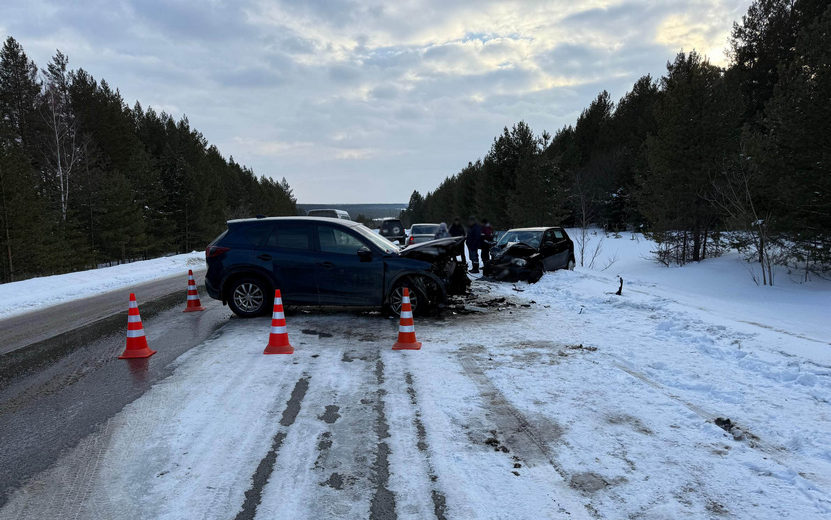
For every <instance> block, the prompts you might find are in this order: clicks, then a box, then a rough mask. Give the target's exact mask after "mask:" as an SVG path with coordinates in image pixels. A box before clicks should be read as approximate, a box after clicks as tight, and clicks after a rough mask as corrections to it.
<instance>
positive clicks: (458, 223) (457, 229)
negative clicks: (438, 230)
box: [449, 217, 467, 264]
mask: <svg viewBox="0 0 831 520" xmlns="http://www.w3.org/2000/svg"><path fill="white" fill-rule="evenodd" d="M449 231H450V236H451V237H463V236H465V228H464V227H462V220H461V219H460V218H459V217H456V218H454V219H453V224H452V225H451V226H450V230H449ZM454 256H461V257H462V263H463V264H467V259H465V247H464V245H462V246H461V247H460V248H459V251H458V252H457V253H456V254H455V255H454Z"/></svg>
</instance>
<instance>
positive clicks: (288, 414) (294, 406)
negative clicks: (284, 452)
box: [235, 374, 310, 520]
mask: <svg viewBox="0 0 831 520" xmlns="http://www.w3.org/2000/svg"><path fill="white" fill-rule="evenodd" d="M309 379H310V377H309V376H308V375H305V374H304V375H303V376H302V377H301V378H300V379H299V380H298V381H297V383H296V384H295V385H294V390H292V392H291V397H290V398H289V400H288V401H287V402H286V409H285V410H283V416H282V417H281V418H280V425H281V426H283V427H284V428H288V427H289V426H291V425H292V424H294V420H295V419H296V418H297V414H298V413H300V404H301V403H302V402H303V398H304V397H305V396H306V391H307V390H308V389H309ZM285 438H286V431H285V429H281V430H280V431H278V432H277V433H276V434H274V438H273V440H272V441H271V449H270V450H269V451H268V453H267V454H266V456H265V457H263V459H262V460H261V461H260V463H259V464H258V465H257V469H256V470H255V471H254V474H253V475H252V476H251V480H252V486H251V487H250V488H249V489H248V490H247V491H246V492H245V501H244V502H243V504H242V510H241V511H240V512H239V513H238V514H237V516H236V517H235V518H236V520H253V518H254V515H256V514H257V506H258V505H260V500H261V499H262V493H263V487H265V484H266V482H268V479H269V477H270V476H271V472H272V471H273V470H274V463H275V462H276V461H277V453H278V452H279V451H280V447H281V446H282V445H283V441H284V440H285Z"/></svg>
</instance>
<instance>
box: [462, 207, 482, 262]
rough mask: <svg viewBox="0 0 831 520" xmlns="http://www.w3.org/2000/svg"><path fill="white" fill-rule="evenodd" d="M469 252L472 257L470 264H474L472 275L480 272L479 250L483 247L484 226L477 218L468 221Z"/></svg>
mask: <svg viewBox="0 0 831 520" xmlns="http://www.w3.org/2000/svg"><path fill="white" fill-rule="evenodd" d="M467 224H468V227H467V238H466V239H465V243H467V252H468V254H469V255H470V262H471V263H472V264H473V269H471V270H470V272H471V273H478V272H479V248H481V247H482V226H480V225H479V223H478V222H476V217H473V216H472V217H470V219H468V221H467Z"/></svg>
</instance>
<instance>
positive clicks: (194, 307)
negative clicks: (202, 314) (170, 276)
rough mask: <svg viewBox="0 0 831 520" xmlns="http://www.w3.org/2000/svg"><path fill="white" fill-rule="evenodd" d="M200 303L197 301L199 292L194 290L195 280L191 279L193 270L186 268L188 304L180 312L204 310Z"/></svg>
mask: <svg viewBox="0 0 831 520" xmlns="http://www.w3.org/2000/svg"><path fill="white" fill-rule="evenodd" d="M204 310H205V307H202V303H201V302H200V301H199V292H198V291H197V290H196V280H194V279H193V270H192V269H188V304H187V307H185V310H183V311H182V312H198V311H204Z"/></svg>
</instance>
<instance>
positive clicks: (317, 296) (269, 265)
mask: <svg viewBox="0 0 831 520" xmlns="http://www.w3.org/2000/svg"><path fill="white" fill-rule="evenodd" d="M460 243H461V239H460V238H449V239H444V240H439V241H434V242H433V244H432V245H431V244H424V246H430V247H425V248H422V249H418V248H419V247H420V246H413V247H412V248H409V250H407V251H402V250H400V249H399V247H398V246H396V245H395V244H393V243H392V242H390V241H389V240H387V239H385V238H384V237H382V236H380V235H378V234H377V233H374V232H373V231H371V230H370V229H369V228H367V227H365V226H364V225H362V224H359V223H357V222H352V221H347V220H341V219H338V220H335V219H332V218H315V217H274V218H254V219H243V220H231V221H229V222H228V229H227V230H225V231H224V232H223V233H222V234H221V235H219V236H218V237H217V238H216V240H214V241H213V242H211V244H210V245H209V246H208V248H207V249H206V251H205V257H206V262H207V264H208V272H207V274H206V275H205V288H206V290H207V293H208V295H209V296H210V297H211V298H214V299H217V300H221V301H222V303H223V304H226V303H227V304H228V306H229V307H230V308H231V310H232V311H233V312H234V313H235V314H237V315H238V316H241V317H251V316H259V315H262V314H266V313H268V312H270V311H271V306H272V302H273V299H274V289H280V291H281V293H282V297H283V302H284V303H285V304H286V305H321V306H331V305H338V306H341V305H347V306H360V307H382V308H386V309H387V310H388V311H391V312H393V313H396V314H397V313H398V312H399V310H400V309H401V298H402V295H403V288H404V287H407V288H409V290H410V301H411V303H412V305H413V312H416V313H424V312H427V311H429V310H430V309H432V308H434V307H436V306H437V305H439V304H440V303H442V302H443V301H444V299H445V297H446V295H447V294H448V292H464V291H466V290H467V284H468V283H469V280H468V278H467V275H466V274H465V266H463V265H460V264H458V263H457V262H456V260H455V258H454V257H453V254H452V251H453V250H454V249H455V248H458V247H459V244H460Z"/></svg>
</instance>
